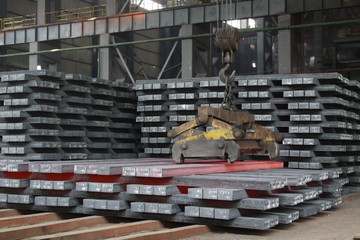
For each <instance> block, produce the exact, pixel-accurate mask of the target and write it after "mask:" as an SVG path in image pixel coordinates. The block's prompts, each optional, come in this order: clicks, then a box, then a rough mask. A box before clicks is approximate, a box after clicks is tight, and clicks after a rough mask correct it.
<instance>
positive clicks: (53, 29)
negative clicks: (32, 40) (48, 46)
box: [48, 25, 59, 40]
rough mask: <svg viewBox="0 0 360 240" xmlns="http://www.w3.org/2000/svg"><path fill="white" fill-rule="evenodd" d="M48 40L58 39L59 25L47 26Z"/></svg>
mask: <svg viewBox="0 0 360 240" xmlns="http://www.w3.org/2000/svg"><path fill="white" fill-rule="evenodd" d="M48 31H49V40H54V39H59V25H54V26H49V29H48Z"/></svg>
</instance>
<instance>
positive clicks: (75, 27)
mask: <svg viewBox="0 0 360 240" xmlns="http://www.w3.org/2000/svg"><path fill="white" fill-rule="evenodd" d="M81 36H82V22H76V23H71V37H81Z"/></svg>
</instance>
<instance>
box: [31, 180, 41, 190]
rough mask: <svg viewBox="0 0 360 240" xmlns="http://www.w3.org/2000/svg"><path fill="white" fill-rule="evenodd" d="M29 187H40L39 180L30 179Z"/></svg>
mask: <svg viewBox="0 0 360 240" xmlns="http://www.w3.org/2000/svg"><path fill="white" fill-rule="evenodd" d="M30 188H32V189H41V180H30Z"/></svg>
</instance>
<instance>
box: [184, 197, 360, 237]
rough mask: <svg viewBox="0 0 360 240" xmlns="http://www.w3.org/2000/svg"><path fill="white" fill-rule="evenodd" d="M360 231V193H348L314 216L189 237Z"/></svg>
mask: <svg viewBox="0 0 360 240" xmlns="http://www.w3.org/2000/svg"><path fill="white" fill-rule="evenodd" d="M359 234H360V194H354V195H348V196H346V197H345V198H344V200H343V203H342V204H341V205H340V206H338V207H335V208H333V209H331V210H330V211H325V212H322V213H320V214H317V215H315V216H313V217H310V218H306V219H304V218H303V219H300V220H298V221H296V222H293V223H291V224H289V225H279V226H277V227H275V228H273V229H270V230H267V231H249V230H234V229H229V228H225V229H224V228H213V229H212V232H211V233H207V234H204V235H201V236H197V237H191V238H186V240H258V239H266V240H288V239H291V240H334V239H336V240H352V239H353V236H354V235H359Z"/></svg>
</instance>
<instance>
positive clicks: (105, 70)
mask: <svg viewBox="0 0 360 240" xmlns="http://www.w3.org/2000/svg"><path fill="white" fill-rule="evenodd" d="M99 44H100V45H107V44H110V34H108V33H103V34H100V43H99ZM111 66H112V61H111V49H110V48H100V49H99V73H98V75H99V78H102V79H111V77H112V76H111Z"/></svg>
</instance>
